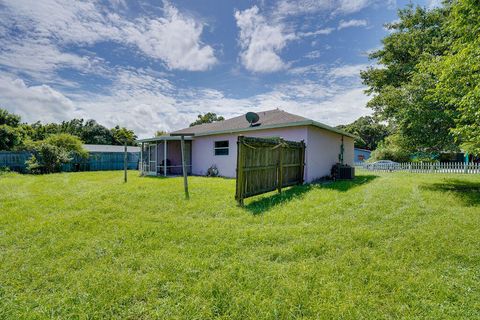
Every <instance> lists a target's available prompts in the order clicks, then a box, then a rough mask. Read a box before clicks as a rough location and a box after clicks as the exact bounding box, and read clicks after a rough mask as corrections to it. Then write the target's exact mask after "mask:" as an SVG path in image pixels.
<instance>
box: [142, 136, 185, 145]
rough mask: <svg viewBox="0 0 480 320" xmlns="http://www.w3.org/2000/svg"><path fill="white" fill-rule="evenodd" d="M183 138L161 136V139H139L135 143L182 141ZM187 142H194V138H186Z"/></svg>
mask: <svg viewBox="0 0 480 320" xmlns="http://www.w3.org/2000/svg"><path fill="white" fill-rule="evenodd" d="M180 140H181V137H180V136H159V137H153V138H146V139H138V140H135V142H139V143H142V142H155V141H180ZM185 140H192V137H188V136H186V137H185Z"/></svg>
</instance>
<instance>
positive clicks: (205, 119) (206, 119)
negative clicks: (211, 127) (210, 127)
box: [190, 112, 225, 127]
mask: <svg viewBox="0 0 480 320" xmlns="http://www.w3.org/2000/svg"><path fill="white" fill-rule="evenodd" d="M223 120H225V118H224V117H222V116H217V114H216V113H214V112H207V113H205V114H203V115H202V114H199V115H198V116H197V120H195V121H194V122H192V123H190V127H193V126H196V125H199V124H203V123H212V122H216V121H223Z"/></svg>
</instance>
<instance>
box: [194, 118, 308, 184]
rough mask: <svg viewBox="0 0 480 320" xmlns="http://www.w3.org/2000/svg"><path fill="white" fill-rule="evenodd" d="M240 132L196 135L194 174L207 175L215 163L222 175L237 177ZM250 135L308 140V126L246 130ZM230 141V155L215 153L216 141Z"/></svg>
mask: <svg viewBox="0 0 480 320" xmlns="http://www.w3.org/2000/svg"><path fill="white" fill-rule="evenodd" d="M239 135H240V134H225V135H223V134H222V135H214V136H205V137H195V138H194V140H193V144H192V170H193V174H198V175H205V173H206V172H207V170H208V168H210V167H211V166H212V165H213V164H215V165H216V166H217V168H218V171H219V173H220V175H222V176H224V177H231V178H234V177H235V174H236V173H235V169H236V166H237V137H238V136H239ZM243 135H245V136H248V137H281V138H283V139H285V140H293V141H301V140H306V137H307V127H305V126H303V127H290V128H282V129H269V130H258V131H250V132H245V133H244V134H243ZM222 140H228V141H229V153H228V156H216V155H215V153H214V144H215V141H222Z"/></svg>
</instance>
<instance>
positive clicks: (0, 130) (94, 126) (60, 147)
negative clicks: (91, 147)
mask: <svg viewBox="0 0 480 320" xmlns="http://www.w3.org/2000/svg"><path fill="white" fill-rule="evenodd" d="M136 139H137V136H136V135H135V133H134V132H133V130H129V129H127V128H124V127H120V126H115V127H114V128H111V129H108V128H106V127H104V126H102V125H101V124H99V123H97V122H96V121H95V120H87V121H84V120H83V119H72V120H70V121H62V122H61V123H48V124H42V123H41V122H35V123H33V124H28V123H22V121H21V117H20V116H19V115H16V114H13V113H10V112H8V111H7V110H5V109H0V151H2V150H3V151H5V150H6V151H12V150H13V151H19V150H28V151H31V152H32V155H31V157H30V158H29V159H28V160H27V162H26V165H27V169H28V170H29V172H31V173H52V172H58V171H60V170H61V168H62V165H63V164H65V163H68V162H70V161H72V159H73V158H74V157H75V156H78V157H80V158H86V157H88V152H87V151H86V150H85V149H84V148H83V144H108V145H123V144H125V143H126V144H128V145H136Z"/></svg>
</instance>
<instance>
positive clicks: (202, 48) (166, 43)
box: [122, 5, 217, 71]
mask: <svg viewBox="0 0 480 320" xmlns="http://www.w3.org/2000/svg"><path fill="white" fill-rule="evenodd" d="M165 15H166V17H165V18H159V19H146V18H143V19H139V20H137V21H136V22H135V23H130V24H129V25H128V27H125V28H124V29H122V31H123V32H124V34H125V36H126V39H127V41H129V42H132V43H135V44H136V45H137V46H138V48H140V50H142V51H143V52H144V53H145V54H147V55H148V56H150V57H152V58H157V59H161V60H163V61H164V62H165V64H166V65H167V66H168V67H169V68H170V69H181V70H190V71H202V70H206V69H208V68H210V67H211V66H213V65H214V64H215V63H216V62H217V59H216V58H215V55H214V51H213V48H212V47H211V46H208V45H203V44H202V43H201V40H200V36H201V34H202V31H203V25H202V24H201V23H199V22H197V21H195V20H194V19H193V18H190V17H186V16H183V15H182V14H180V13H179V12H178V10H177V9H176V8H174V7H172V6H171V5H166V9H165Z"/></svg>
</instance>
